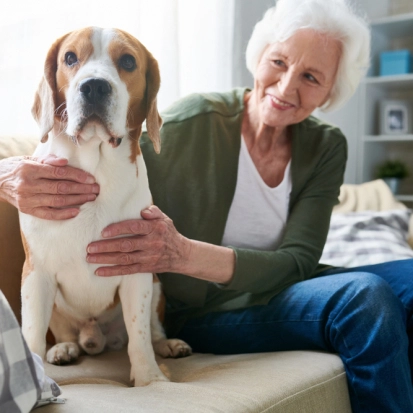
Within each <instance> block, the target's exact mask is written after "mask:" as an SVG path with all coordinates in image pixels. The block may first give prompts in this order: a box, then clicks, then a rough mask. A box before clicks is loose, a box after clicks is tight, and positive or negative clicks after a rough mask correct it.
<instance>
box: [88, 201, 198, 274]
mask: <svg viewBox="0 0 413 413" xmlns="http://www.w3.org/2000/svg"><path fill="white" fill-rule="evenodd" d="M141 216H142V218H143V219H133V220H128V221H123V222H120V223H117V224H112V225H109V226H108V227H106V228H105V229H104V230H103V231H102V236H103V237H104V238H112V237H119V236H124V235H127V236H126V237H121V238H112V239H107V240H103V241H97V242H93V243H91V244H89V246H88V248H87V252H88V255H87V258H86V259H87V261H88V262H90V263H97V264H112V266H110V267H101V268H98V269H97V270H96V274H97V275H100V276H104V277H108V276H113V275H126V274H135V273H147V272H149V273H162V272H180V271H181V270H182V269H183V264H184V263H185V262H186V260H187V259H188V256H189V255H190V248H191V247H190V245H191V244H190V240H188V239H187V238H185V237H184V236H182V235H181V234H180V233H179V232H178V231H177V230H176V228H175V226H174V224H173V222H172V220H171V219H170V218H168V217H167V216H166V215H165V214H164V213H162V211H161V210H160V209H159V208H157V207H156V206H151V207H149V208H147V209H144V210H143V211H142V212H141Z"/></svg>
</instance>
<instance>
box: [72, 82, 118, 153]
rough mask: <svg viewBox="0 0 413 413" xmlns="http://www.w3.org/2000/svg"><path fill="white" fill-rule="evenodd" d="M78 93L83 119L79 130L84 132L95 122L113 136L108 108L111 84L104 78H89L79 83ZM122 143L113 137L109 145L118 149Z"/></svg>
mask: <svg viewBox="0 0 413 413" xmlns="http://www.w3.org/2000/svg"><path fill="white" fill-rule="evenodd" d="M78 91H79V94H80V96H81V98H82V117H81V122H80V124H79V129H80V130H82V129H83V127H84V126H85V125H86V124H87V123H89V122H90V121H95V122H99V123H101V124H102V126H104V127H105V128H106V129H107V131H108V134H109V135H111V133H110V132H109V129H108V123H110V122H108V108H109V106H110V104H111V97H112V86H111V85H110V83H109V82H108V81H107V80H105V79H102V78H94V77H89V78H87V79H83V80H82V81H81V82H80V83H79V87H78ZM75 140H76V141H77V139H75ZM121 142H122V138H119V137H116V136H113V135H112V136H111V138H110V139H109V144H110V145H111V146H112V147H113V148H117V147H118V146H119V145H120V144H121ZM75 143H76V142H75Z"/></svg>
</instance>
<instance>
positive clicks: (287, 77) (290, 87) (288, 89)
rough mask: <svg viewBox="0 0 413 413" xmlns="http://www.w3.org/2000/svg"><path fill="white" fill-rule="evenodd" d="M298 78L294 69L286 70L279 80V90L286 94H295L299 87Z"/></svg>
mask: <svg viewBox="0 0 413 413" xmlns="http://www.w3.org/2000/svg"><path fill="white" fill-rule="evenodd" d="M298 81H299V80H298V79H297V77H296V76H295V75H294V73H293V72H292V71H286V72H284V73H283V74H282V76H281V78H280V80H279V81H278V90H279V91H280V92H281V93H282V94H283V95H284V96H289V95H292V94H294V93H295V92H296V91H297V88H298Z"/></svg>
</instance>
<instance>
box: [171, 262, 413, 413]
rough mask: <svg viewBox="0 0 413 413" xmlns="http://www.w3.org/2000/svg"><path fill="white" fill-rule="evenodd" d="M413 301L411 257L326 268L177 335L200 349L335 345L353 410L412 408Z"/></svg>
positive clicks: (211, 316) (219, 351) (264, 349)
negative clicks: (263, 301) (266, 298)
mask: <svg viewBox="0 0 413 413" xmlns="http://www.w3.org/2000/svg"><path fill="white" fill-rule="evenodd" d="M412 308H413V260H412V259H409V260H401V261H393V262H389V263H384V264H378V265H370V266H365V267H358V268H347V269H335V270H329V271H325V272H324V273H322V274H321V275H320V276H319V277H317V278H314V279H311V280H306V281H302V282H299V283H297V284H295V285H293V286H291V287H289V288H287V289H285V290H284V291H283V292H281V293H280V294H279V295H277V296H276V297H274V298H273V299H272V300H271V301H270V303H269V304H268V305H265V306H254V307H249V308H246V309H241V310H235V311H228V312H219V313H210V314H207V315H206V316H204V317H201V318H197V319H193V320H190V321H189V322H187V323H186V324H185V326H184V327H183V328H182V330H181V331H180V333H179V334H178V336H179V338H181V339H183V340H185V341H187V342H188V343H189V344H190V345H191V346H192V348H193V350H194V351H196V352H202V353H215V354H237V353H255V352H268V351H286V350H325V351H329V352H334V353H338V354H339V356H340V357H341V359H342V361H343V363H344V366H345V369H346V372H347V380H348V386H349V392H350V399H351V404H352V409H353V412H355V413H357V412H374V413H378V412H380V413H381V412H395V413H396V412H397V413H403V412H406V413H407V412H408V413H412V412H413V387H412V375H411V366H412V365H413V358H412V354H413V351H412V348H413V347H412V342H413V333H412V332H413V328H412V327H413V326H412V324H413V323H412ZM409 342H410V343H409ZM409 356H410V363H409Z"/></svg>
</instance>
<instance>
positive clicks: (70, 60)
mask: <svg viewBox="0 0 413 413" xmlns="http://www.w3.org/2000/svg"><path fill="white" fill-rule="evenodd" d="M65 62H66V64H67V65H68V66H69V67H70V66H73V65H75V64H76V63H77V62H78V60H77V56H76V55H75V54H74V53H73V52H67V53H66V54H65Z"/></svg>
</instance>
